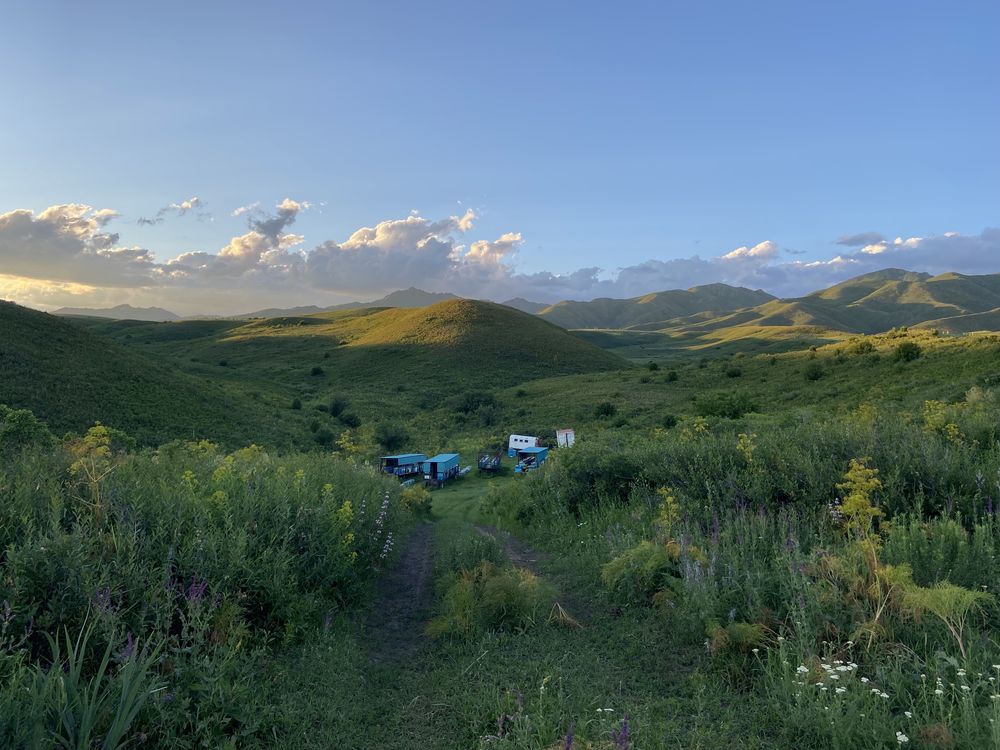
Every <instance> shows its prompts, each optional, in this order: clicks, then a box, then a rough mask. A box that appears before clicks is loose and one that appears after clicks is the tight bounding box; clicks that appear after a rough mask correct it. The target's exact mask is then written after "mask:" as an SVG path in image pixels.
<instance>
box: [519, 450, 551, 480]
mask: <svg viewBox="0 0 1000 750" xmlns="http://www.w3.org/2000/svg"><path fill="white" fill-rule="evenodd" d="M548 457H549V449H548V448H542V447H539V446H534V447H530V448H522V449H521V450H519V451H518V452H517V466H515V467H514V473H515V474H523V473H525V472H528V471H534V470H535V469H537V468H538V467H539V466H541V465H542V464H544V463H545V460H546V459H547V458H548Z"/></svg>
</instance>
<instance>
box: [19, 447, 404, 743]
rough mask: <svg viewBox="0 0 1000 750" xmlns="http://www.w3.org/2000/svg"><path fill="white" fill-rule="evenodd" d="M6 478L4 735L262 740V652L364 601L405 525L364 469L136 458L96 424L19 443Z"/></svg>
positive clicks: (170, 453) (194, 452)
mask: <svg viewBox="0 0 1000 750" xmlns="http://www.w3.org/2000/svg"><path fill="white" fill-rule="evenodd" d="M0 491H2V493H3V502H2V503H0V549H2V550H3V552H2V553H0V628H2V631H0V632H2V634H0V684H2V685H3V686H4V687H3V688H2V689H0V716H2V717H4V719H0V745H4V746H11V747H18V746H26V745H31V744H32V742H34V740H32V739H31V737H35V738H36V739H38V741H40V742H43V743H44V742H47V743H55V744H58V745H60V746H66V747H84V746H86V747H92V746H94V744H95V743H96V744H97V745H98V746H103V747H117V746H120V745H121V744H122V743H123V742H124V741H125V740H126V739H127V738H134V737H136V736H138V734H143V735H145V737H146V738H147V741H148V742H150V743H154V744H155V745H156V746H160V747H190V746H192V745H193V744H197V743H198V742H201V743H205V744H207V745H217V744H220V743H221V744H224V743H225V742H228V741H239V740H241V739H242V740H247V739H248V738H252V737H255V736H256V735H257V733H258V732H259V731H262V729H263V728H262V727H261V726H260V725H259V718H258V714H259V711H258V710H257V708H256V707H255V704H254V690H253V679H254V673H255V671H256V670H257V669H259V664H260V657H261V656H262V655H263V654H264V653H265V652H266V650H267V649H269V648H271V647H273V646H276V645H281V644H284V643H291V642H294V641H298V640H301V639H303V638H305V637H308V636H309V634H310V633H313V632H315V631H316V630H317V629H318V628H320V627H322V625H323V623H324V621H326V620H327V619H328V618H330V617H331V616H332V615H333V614H334V613H335V612H336V611H338V610H342V609H345V608H348V607H350V606H351V605H352V604H353V603H354V602H356V601H358V599H359V596H360V595H361V594H362V593H363V591H364V590H365V586H366V582H367V581H368V580H369V579H370V578H371V577H372V576H373V575H374V574H375V573H377V571H378V570H379V569H380V568H381V566H382V565H383V564H384V562H385V557H386V555H387V554H388V553H389V551H390V549H391V547H392V536H393V533H394V532H396V531H398V525H399V517H398V512H397V508H398V492H399V490H398V485H397V484H396V483H394V482H391V481H387V480H385V479H384V478H383V477H381V476H379V475H378V474H377V473H376V472H375V471H374V470H371V469H366V468H364V467H360V466H355V465H352V464H348V463H344V462H341V461H339V460H335V459H333V458H330V457H328V456H324V455H321V454H301V455H289V456H281V457H278V456H275V455H272V454H269V453H268V452H266V451H264V450H262V449H260V448H258V447H254V446H251V447H250V448H246V449H242V450H239V451H236V452H234V453H225V452H224V451H221V450H220V449H219V448H218V447H216V446H215V445H213V444H211V443H206V442H201V443H172V444H168V445H165V446H163V447H162V448H160V449H158V450H155V451H146V452H142V453H135V452H130V451H127V450H122V449H121V447H120V445H119V443H118V441H117V440H116V436H115V434H114V433H113V431H109V430H106V429H105V428H102V427H97V428H95V429H93V430H91V431H90V432H89V433H88V434H87V435H86V436H85V437H84V438H81V439H78V440H75V441H71V442H69V443H66V444H64V445H63V446H61V447H60V448H59V449H57V450H51V449H37V450H36V449H32V448H30V447H29V448H26V449H25V450H23V451H21V452H19V453H17V454H16V455H13V456H11V457H10V458H9V460H7V461H5V462H4V464H3V466H2V467H0ZM138 644H143V645H142V646H139V645H138ZM157 688H159V689H157ZM8 717H11V718H9V719H8ZM28 718H30V719H31V720H30V721H28V720H27V719H28ZM25 728H28V731H29V732H30V734H31V737H27V736H25V735H24V733H23V732H24V731H25Z"/></svg>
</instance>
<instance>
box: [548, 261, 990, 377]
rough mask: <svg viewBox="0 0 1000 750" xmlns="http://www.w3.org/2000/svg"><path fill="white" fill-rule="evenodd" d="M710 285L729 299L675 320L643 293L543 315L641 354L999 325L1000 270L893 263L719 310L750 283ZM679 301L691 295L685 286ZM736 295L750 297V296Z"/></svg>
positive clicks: (787, 345) (786, 346) (775, 347)
mask: <svg viewBox="0 0 1000 750" xmlns="http://www.w3.org/2000/svg"><path fill="white" fill-rule="evenodd" d="M702 289H704V288H703V287H702V288H695V289H693V290H689V292H695V291H700V290H702ZM713 291H714V292H715V294H716V295H718V296H719V297H721V298H722V300H721V301H718V302H716V305H717V307H716V309H715V310H703V311H698V312H694V313H687V314H681V315H677V316H675V317H673V318H671V319H663V318H660V317H659V315H656V314H654V315H645V316H644V315H643V312H642V308H641V307H640V305H641V304H642V302H641V301H642V300H643V299H645V298H642V297H639V298H635V299H631V300H594V301H593V302H590V303H579V302H577V303H559V304H558V305H553V306H552V307H550V308H547V309H546V310H544V311H542V313H540V314H541V315H542V316H543V317H545V318H546V319H553V318H555V319H556V320H561V321H562V323H563V324H565V325H569V326H570V327H571V328H574V329H576V333H577V334H578V335H580V336H581V337H583V338H585V339H587V340H588V341H591V342H593V343H596V344H599V345H601V346H604V347H605V348H608V349H612V350H614V351H616V352H618V353H620V354H621V355H622V356H625V357H628V358H630V359H632V360H639V361H642V360H646V359H658V358H663V357H670V356H674V355H677V354H681V353H684V352H690V351H702V350H706V349H725V350H730V351H787V350H790V349H796V348H803V347H806V346H812V345H821V344H824V343H829V342H831V341H835V340H838V339H842V338H845V337H847V336H851V335H856V334H875V333H882V332H885V331H888V330H890V329H892V328H900V327H904V326H920V327H925V328H933V329H938V330H941V331H944V332H947V333H965V332H971V331H981V330H1000V274H993V275H984V276H966V275H962V274H957V273H947V274H941V275H939V276H931V275H929V274H925V273H914V272H912V271H905V270H902V269H895V268H889V269H885V270H883V271H877V272H875V273H869V274H865V275H863V276H858V277H856V278H853V279H849V280H847V281H844V282H842V283H840V284H836V285H834V286H831V287H829V288H827V289H822V290H819V291H817V292H813V293H812V294H808V295H806V296H804V297H797V298H793V299H776V298H769V299H767V300H765V301H763V302H761V303H758V304H756V305H753V306H747V307H742V308H738V307H734V306H733V305H734V304H735V303H734V302H730V303H729V305H728V309H727V310H724V311H722V312H720V310H723V308H724V306H726V302H725V297H726V295H728V294H730V293H731V292H733V291H740V292H742V293H746V292H749V290H745V289H744V290H734V289H733V288H732V287H725V286H723V285H716V287H715V289H714V290H713ZM677 295H678V293H671V292H663V293H660V294H659V295H650V297H666V299H676V298H677ZM680 299H682V300H684V299H687V298H686V297H685V296H684V293H680ZM731 299H732V300H738V299H745V294H742V295H740V296H735V295H734V296H733V297H731ZM647 304H653V305H655V304H656V303H655V301H652V300H651V301H650V302H649V303H647ZM666 309H668V310H669V307H667V308H666ZM674 309H676V308H674ZM637 311H639V312H637ZM644 317H645V318H648V319H644ZM574 323H575V324H576V325H573V324H574Z"/></svg>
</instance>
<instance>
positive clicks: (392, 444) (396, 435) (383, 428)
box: [375, 422, 410, 451]
mask: <svg viewBox="0 0 1000 750" xmlns="http://www.w3.org/2000/svg"><path fill="white" fill-rule="evenodd" d="M409 439H410V433H409V432H407V430H406V428H405V427H404V426H403V425H401V424H399V423H398V422H381V423H379V425H378V426H377V427H376V428H375V441H376V442H377V443H378V444H379V445H381V446H382V448H383V449H385V450H387V451H394V450H397V449H399V448H402V447H403V446H404V445H406V441H407V440H409Z"/></svg>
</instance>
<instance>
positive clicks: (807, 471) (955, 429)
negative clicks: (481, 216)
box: [0, 301, 1000, 750]
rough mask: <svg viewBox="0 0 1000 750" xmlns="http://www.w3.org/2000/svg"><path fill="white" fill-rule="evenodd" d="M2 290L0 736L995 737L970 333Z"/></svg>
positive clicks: (121, 742) (240, 744)
mask: <svg viewBox="0 0 1000 750" xmlns="http://www.w3.org/2000/svg"><path fill="white" fill-rule="evenodd" d="M2 312H4V314H5V315H7V316H8V318H9V319H10V320H16V321H17V322H18V325H19V326H21V328H19V329H17V330H19V331H21V332H23V333H24V335H23V336H20V335H19V337H17V338H15V339H12V341H10V342H7V341H4V343H3V348H2V351H0V363H2V364H3V367H4V368H5V369H4V373H5V375H6V377H5V379H4V384H3V391H2V396H0V401H4V402H6V403H7V404H8V406H4V407H0V459H2V462H0V542H2V545H0V549H2V550H3V552H2V553H0V745H2V746H5V747H24V748H35V747H39V748H47V747H72V748H84V747H104V748H122V747H156V748H161V747H162V748H186V747H213V748H214V747H219V748H244V747H246V748H254V747H274V748H329V747H337V748H349V749H352V750H363V749H364V750H367V749H375V748H400V749H401V750H402V749H405V748H433V749H438V748H439V749H440V750H451V749H453V748H459V749H463V750H464V749H469V750H479V749H484V750H485V749H486V748H498V749H506V748H510V749H512V750H513V749H517V750H553V749H555V748H563V749H565V748H570V749H571V750H572V749H573V748H576V749H577V750H580V749H583V750H586V749H587V748H590V749H591V750H598V749H600V750H622V749H623V748H632V749H634V750H643V749H647V748H648V749H657V748H664V749H666V748H677V747H685V748H688V747H690V748H731V747H735V748H755V749H756V748H772V747H796V748H817V749H819V748H830V747H834V748H893V747H900V746H907V747H921V748H989V747H995V748H1000V689H998V680H1000V666H998V665H1000V643H998V640H997V634H998V632H1000V609H998V607H997V604H998V600H997V597H998V596H1000V584H998V581H1000V562H998V560H1000V525H998V522H997V520H996V510H997V506H998V504H1000V442H998V440H1000V432H998V430H1000V428H998V425H1000V401H998V398H1000V394H998V393H997V390H996V389H997V388H998V387H1000V337H998V336H996V335H994V334H990V333H976V334H966V335H944V334H941V333H940V332H939V331H935V330H933V329H909V330H906V329H894V330H890V331H888V332H886V333H881V334H876V335H854V334H847V333H829V332H827V333H824V334H823V335H822V336H818V337H815V338H813V337H811V336H807V337H805V338H799V339H797V340H796V339H794V337H792V336H790V335H789V334H790V332H789V331H785V334H784V335H783V336H782V337H780V339H781V340H780V345H778V344H777V343H776V344H775V345H774V346H757V345H755V344H750V343H748V340H747V339H745V338H743V339H739V340H738V341H739V342H741V343H739V344H738V345H736V344H734V345H733V346H732V347H729V348H722V349H716V348H714V346H708V347H703V346H700V345H699V346H690V347H687V348H677V346H676V345H675V344H676V342H674V343H673V344H669V345H658V344H656V340H655V339H651V338H644V337H647V336H653V335H655V336H661V335H663V334H662V333H660V332H638V333H637V332H631V331H624V332H610V333H607V334H599V333H598V332H589V333H586V334H579V335H577V334H573V333H569V332H566V331H563V330H561V329H558V328H556V327H554V326H552V325H550V324H548V323H546V322H544V321H543V320H537V319H535V318H532V317H531V316H528V315H524V314H521V313H515V312H514V311H510V310H509V309H506V308H501V307H499V306H496V305H484V304H481V303H467V302H466V301H451V302H446V303H441V304H440V305H435V306H433V307H430V308H424V309H417V310H396V309H388V310H385V309H377V310H371V309H368V310H349V311H338V312H333V313H322V314H319V315H315V316H302V317H296V318H279V319H270V320H254V321H233V320H218V321H215V320H212V321H182V322H176V323H139V322H128V321H108V320H96V319H78V320H74V321H72V322H71V323H67V322H63V321H57V323H58V325H55V323H54V322H53V321H52V320H50V319H49V316H44V315H41V314H35V313H31V314H27V313H21V312H19V311H17V310H3V311H2ZM15 315H16V316H17V317H16V318H15V317H14V316H15ZM36 316H37V317H36ZM12 330H13V329H12ZM49 333H53V335H55V334H58V338H57V339H55V344H58V346H55V344H53V346H54V348H53V349H52V353H51V354H46V353H45V352H43V351H42V350H41V348H38V345H37V343H34V344H33V342H37V341H39V340H41V339H42V338H43V337H44V336H46V335H48V334H49ZM762 337H763V338H766V336H764V334H762ZM624 340H627V341H628V342H630V343H628V344H625V345H619V344H621V342H622V341H624ZM734 341H735V340H734ZM649 342H652V343H649ZM595 344H601V345H602V346H604V347H606V348H603V349H602V348H600V347H599V346H597V345H595ZM647 344H648V346H647ZM33 346H34V347H35V348H32V347H33ZM644 347H645V348H644ZM657 347H659V348H657ZM60 352H62V353H72V356H73V362H75V363H76V365H75V367H73V368H67V367H65V365H61V364H60V361H59V356H60ZM621 354H624V355H626V356H625V357H622V356H619V355H621ZM129 368H132V369H129ZM44 377H50V378H51V379H52V382H53V383H55V382H57V381H59V382H62V383H63V385H62V386H61V387H55V386H53V387H49V388H42V389H38V388H32V387H31V382H32V380H33V379H38V378H44ZM74 378H75V379H74ZM42 382H46V383H47V382H49V381H42ZM86 383H89V384H91V386H90V387H85V385H84V384H86ZM195 394H197V395H195ZM192 399H194V400H192ZM95 422H100V423H101V424H96V425H95ZM565 426H572V427H574V428H575V429H576V431H577V436H578V443H577V445H576V446H574V447H573V448H572V449H568V450H562V449H560V450H556V451H553V454H552V457H551V458H550V460H549V462H548V463H547V464H546V465H545V466H544V467H543V468H542V469H541V470H539V471H536V472H532V473H531V474H529V475H527V476H517V475H514V474H513V473H512V471H511V468H512V467H511V464H512V462H511V461H510V460H506V461H505V471H503V472H501V474H500V475H499V476H497V477H493V478H488V477H483V476H478V475H477V473H476V472H475V471H473V472H471V473H470V474H469V475H468V476H466V477H464V478H462V479H458V480H455V481H453V482H451V483H450V484H448V485H447V486H446V487H444V488H443V489H438V490H433V491H430V490H426V489H424V488H422V487H419V486H416V485H414V486H410V487H401V486H400V485H399V483H398V482H396V481H395V480H392V479H388V478H385V477H383V476H380V475H379V474H378V471H377V469H376V466H377V457H378V456H379V455H381V454H383V453H385V452H390V451H397V450H399V451H403V450H405V451H422V452H427V453H432V452H436V451H439V450H457V451H460V452H461V453H462V456H463V461H462V463H463V465H465V464H473V465H474V463H475V456H476V453H477V452H478V451H480V450H486V449H496V448H497V447H499V446H501V445H503V444H505V440H506V436H507V435H508V434H509V433H512V432H516V433H520V434H537V435H540V436H541V437H542V438H543V440H546V441H551V440H553V438H554V431H555V429H557V428H559V427H565Z"/></svg>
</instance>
